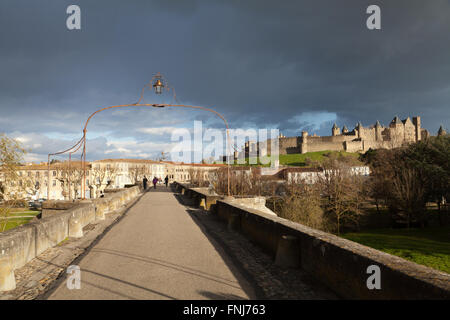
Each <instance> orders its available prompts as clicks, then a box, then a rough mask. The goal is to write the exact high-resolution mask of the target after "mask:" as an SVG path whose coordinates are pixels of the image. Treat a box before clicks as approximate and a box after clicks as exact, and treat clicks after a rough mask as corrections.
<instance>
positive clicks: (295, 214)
mask: <svg viewBox="0 0 450 320" xmlns="http://www.w3.org/2000/svg"><path fill="white" fill-rule="evenodd" d="M277 213H278V214H279V216H280V217H282V218H285V219H289V220H291V221H294V222H298V223H301V224H304V225H306V226H308V227H311V228H315V229H320V230H323V231H328V230H329V228H330V226H329V221H328V219H327V216H326V215H325V212H324V209H323V208H322V197H321V190H320V185H318V184H306V183H304V182H303V181H302V182H300V183H291V184H289V185H288V187H287V194H286V195H285V196H284V197H282V205H281V208H280V210H279V211H278V212H277Z"/></svg>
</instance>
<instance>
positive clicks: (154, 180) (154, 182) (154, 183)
mask: <svg viewBox="0 0 450 320" xmlns="http://www.w3.org/2000/svg"><path fill="white" fill-rule="evenodd" d="M152 182H153V189H156V184H157V183H158V178H157V177H154V178H153V181H152Z"/></svg>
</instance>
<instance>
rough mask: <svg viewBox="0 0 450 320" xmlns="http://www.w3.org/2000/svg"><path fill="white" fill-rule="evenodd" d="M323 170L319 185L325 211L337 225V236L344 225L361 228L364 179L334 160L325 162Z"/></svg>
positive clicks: (345, 165)
mask: <svg viewBox="0 0 450 320" xmlns="http://www.w3.org/2000/svg"><path fill="white" fill-rule="evenodd" d="M323 169H324V172H323V174H322V175H319V179H318V183H319V185H320V188H321V193H322V196H323V197H324V198H325V210H326V212H327V213H328V214H329V215H331V217H332V218H333V220H334V221H335V223H336V224H335V230H336V232H337V234H339V233H340V231H341V228H342V225H343V224H344V223H351V224H353V225H354V226H356V227H357V228H359V217H360V215H361V214H362V210H361V209H362V208H361V207H362V204H363V202H364V201H365V198H366V195H365V188H364V178H363V177H362V176H360V175H357V174H353V173H352V171H351V167H350V166H348V165H347V164H345V163H342V162H340V161H338V160H337V159H333V158H330V159H328V160H326V161H324V163H323Z"/></svg>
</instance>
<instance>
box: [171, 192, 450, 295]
mask: <svg viewBox="0 0 450 320" xmlns="http://www.w3.org/2000/svg"><path fill="white" fill-rule="evenodd" d="M174 185H175V187H176V188H177V190H178V191H181V193H182V194H184V195H186V196H188V197H191V198H194V199H205V200H204V201H205V203H208V201H209V202H210V206H209V207H208V206H205V209H209V210H210V211H211V212H212V213H213V214H215V215H216V216H217V217H218V218H219V219H221V220H223V221H224V222H225V223H227V224H228V227H229V228H231V229H232V230H235V231H238V232H240V233H242V234H244V235H245V236H246V237H247V238H249V240H251V241H252V242H253V243H256V244H257V245H259V246H260V247H261V248H262V249H263V250H264V251H265V252H267V253H268V254H269V255H271V256H272V257H273V258H274V260H275V262H277V261H280V260H281V261H282V260H283V257H281V258H280V256H282V255H286V248H287V247H288V248H289V250H291V251H292V250H293V252H290V253H289V252H288V255H290V257H288V258H289V259H288V260H290V263H291V264H294V265H296V264H297V265H298V266H299V267H301V268H302V269H304V270H305V271H307V272H308V273H309V274H311V275H312V276H313V277H314V278H316V279H317V280H319V281H321V282H322V283H324V284H325V285H326V286H328V287H329V288H330V289H332V290H333V291H335V292H336V293H337V294H338V295H340V296H341V297H343V298H347V299H450V275H449V274H447V273H445V272H441V271H438V270H435V269H432V268H428V267H425V266H422V265H419V264H416V263H413V262H410V261H407V260H405V259H402V258H400V257H397V256H393V255H390V254H387V253H384V252H381V251H378V250H375V249H373V248H369V247H366V246H364V245H361V244H358V243H356V242H353V241H350V240H346V239H343V238H340V237H337V236H335V235H332V234H329V233H326V232H323V231H320V230H316V229H312V228H309V227H306V226H304V225H301V224H298V223H295V222H292V221H289V220H286V219H283V218H280V217H277V216H274V215H270V214H267V213H264V212H261V211H260V210H257V209H256V208H249V207H244V206H243V205H242V204H240V203H239V202H237V201H234V200H225V199H223V197H219V196H214V199H211V200H208V198H209V196H208V195H207V194H205V192H204V191H202V190H195V188H193V189H189V187H188V186H186V185H182V184H178V183H174ZM245 201H248V200H245ZM212 203H213V204H212ZM197 204H201V202H200V201H197ZM286 239H288V240H286ZM286 241H290V242H291V243H290V244H289V245H288V246H286ZM280 248H281V249H280ZM280 252H282V253H280ZM295 260H297V261H295ZM370 266H376V267H379V268H380V276H381V278H380V279H381V289H369V288H368V286H367V280H368V278H369V277H370V276H371V273H370V271H369V273H368V267H370Z"/></svg>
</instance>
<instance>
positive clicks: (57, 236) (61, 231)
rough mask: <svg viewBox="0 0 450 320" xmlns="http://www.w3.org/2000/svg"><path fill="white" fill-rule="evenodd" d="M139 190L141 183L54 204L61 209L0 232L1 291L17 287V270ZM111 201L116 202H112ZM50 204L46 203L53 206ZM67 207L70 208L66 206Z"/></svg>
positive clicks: (117, 206) (80, 231) (101, 217)
mask: <svg viewBox="0 0 450 320" xmlns="http://www.w3.org/2000/svg"><path fill="white" fill-rule="evenodd" d="M138 194H139V188H138V187H132V188H127V189H123V190H120V191H119V192H115V193H114V194H111V195H110V196H108V197H105V198H99V199H93V200H85V201H81V202H77V203H75V205H73V206H72V205H70V204H68V203H65V204H61V203H59V204H55V206H56V207H57V208H58V209H59V210H57V211H55V212H56V213H55V212H52V214H50V215H49V216H47V217H43V218H42V219H40V220H38V221H36V222H30V223H28V224H25V225H23V226H20V227H17V228H14V229H11V230H8V231H5V232H2V233H0V291H9V290H14V289H15V287H16V284H15V277H14V270H16V269H18V268H21V267H22V266H24V265H25V264H26V263H28V262H29V261H31V260H32V259H34V258H35V257H37V256H39V255H40V254H41V253H42V252H44V251H45V250H47V249H48V248H51V247H54V246H56V245H57V244H59V243H60V242H62V241H63V240H65V239H66V238H68V237H75V238H79V237H82V236H83V227H85V226H86V225H88V224H90V223H94V222H95V221H97V220H104V219H105V214H106V213H108V212H111V210H115V209H117V208H119V207H120V206H122V205H125V204H126V203H127V202H128V200H127V199H133V198H135V197H136V196H137V195H138ZM111 204H113V205H112V206H111ZM50 206H51V204H50V203H48V204H47V209H49V210H52V209H50ZM64 207H66V208H67V209H65V210H61V209H64Z"/></svg>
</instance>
